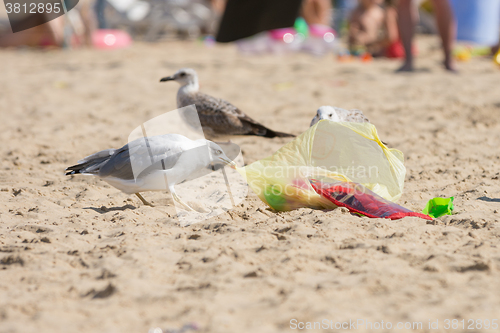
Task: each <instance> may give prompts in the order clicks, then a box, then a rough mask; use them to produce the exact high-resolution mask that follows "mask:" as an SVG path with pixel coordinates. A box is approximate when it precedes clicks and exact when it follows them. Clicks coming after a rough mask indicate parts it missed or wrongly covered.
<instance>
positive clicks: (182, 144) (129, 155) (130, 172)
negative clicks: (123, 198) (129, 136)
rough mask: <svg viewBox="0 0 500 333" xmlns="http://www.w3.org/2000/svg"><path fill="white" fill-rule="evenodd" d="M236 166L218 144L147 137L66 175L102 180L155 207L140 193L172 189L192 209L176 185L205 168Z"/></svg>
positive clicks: (180, 137)
mask: <svg viewBox="0 0 500 333" xmlns="http://www.w3.org/2000/svg"><path fill="white" fill-rule="evenodd" d="M224 165H230V166H231V167H236V163H234V162H233V161H231V160H230V159H229V158H228V157H227V156H226V155H225V153H224V151H223V150H222V149H221V147H220V146H219V145H217V144H216V143H214V142H212V141H209V140H205V139H200V140H190V139H188V138H186V137H185V136H183V135H179V134H165V135H157V136H152V137H143V138H139V139H137V140H134V141H132V142H129V143H128V144H126V145H125V146H123V147H122V148H120V149H106V150H102V151H100V152H98V153H95V154H92V155H90V156H87V157H85V158H83V159H82V160H80V161H78V164H76V165H73V166H70V167H68V168H67V169H66V175H74V174H85V175H94V176H98V177H100V178H102V179H103V180H104V181H106V182H107V183H109V184H110V185H112V186H114V187H116V188H117V189H119V190H121V191H123V192H125V193H127V194H132V193H135V194H136V195H137V197H139V199H140V200H141V201H142V203H143V204H145V205H149V206H152V205H151V204H150V203H149V202H147V201H146V200H145V199H144V198H143V197H142V196H141V194H140V192H144V191H165V190H166V189H168V190H169V191H170V193H171V194H172V197H173V199H174V200H175V201H177V202H178V203H180V204H181V205H182V206H184V207H185V209H187V210H192V208H191V207H189V205H188V204H186V203H184V202H183V201H182V200H181V199H180V198H179V196H177V194H176V193H175V189H174V185H176V184H179V183H181V182H183V181H185V180H187V179H192V178H193V177H196V174H200V171H202V170H203V169H211V170H215V169H216V168H220V167H223V166H224Z"/></svg>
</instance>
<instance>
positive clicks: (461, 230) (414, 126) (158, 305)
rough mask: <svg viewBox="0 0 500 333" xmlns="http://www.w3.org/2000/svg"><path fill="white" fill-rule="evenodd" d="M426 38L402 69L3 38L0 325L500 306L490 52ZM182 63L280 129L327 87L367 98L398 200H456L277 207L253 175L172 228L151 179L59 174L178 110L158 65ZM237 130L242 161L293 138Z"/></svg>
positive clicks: (386, 313)
mask: <svg viewBox="0 0 500 333" xmlns="http://www.w3.org/2000/svg"><path fill="white" fill-rule="evenodd" d="M419 44H420V45H419V48H420V50H421V55H420V57H419V59H418V66H419V69H420V70H419V71H418V72H417V73H414V74H412V75H408V74H399V75H398V74H394V73H393V70H394V69H395V68H396V67H397V66H398V63H397V62H394V61H388V60H379V61H374V62H372V63H369V64H365V63H360V62H352V63H339V62H337V61H335V60H334V59H333V58H332V57H331V56H329V57H324V58H315V57H312V56H309V55H304V54H299V55H292V56H288V57H284V58H279V57H274V56H262V57H246V56H241V55H239V54H238V53H237V51H236V49H235V48H234V47H233V46H220V47H215V48H206V47H205V46H203V45H201V44H195V43H184V42H183V43H181V42H172V43H164V44H155V45H143V44H136V45H134V47H132V48H130V49H126V50H118V51H112V52H99V51H93V50H75V51H67V52H64V51H58V50H53V51H32V50H17V51H16V50H1V52H0V68H1V78H0V114H1V122H0V140H1V142H2V145H1V146H0V189H1V191H0V332H2V333H5V332H148V330H149V329H150V328H153V327H161V328H163V329H166V328H180V327H181V326H182V325H183V324H185V323H189V322H194V323H196V324H197V325H198V326H199V327H200V332H278V331H283V332H289V331H297V330H292V329H290V320H291V319H297V321H301V322H307V321H321V320H323V319H327V320H331V321H333V323H335V322H341V321H346V320H356V319H364V320H369V321H372V322H379V323H380V322H381V321H382V320H383V321H384V323H387V322H391V323H392V324H393V325H394V326H395V325H396V323H397V322H403V323H404V322H422V323H423V329H422V330H419V331H428V329H427V328H428V322H429V320H432V321H433V322H434V321H436V320H439V329H438V330H433V332H437V331H453V330H445V326H444V324H445V323H444V320H445V319H454V318H457V319H460V320H461V319H462V318H463V319H465V320H466V323H467V320H468V319H482V320H484V319H490V320H491V319H494V318H496V319H498V320H497V321H500V317H499V316H500V253H499V249H500V238H499V237H500V223H499V220H500V213H499V211H500V179H499V171H500V168H499V166H500V161H499V155H500V148H499V144H500V122H499V119H500V86H499V82H500V79H499V78H500V69H499V68H497V67H494V65H493V63H492V62H491V61H490V60H489V59H473V60H472V61H470V62H467V63H462V64H460V66H459V67H460V71H461V72H460V74H459V75H453V74H448V73H445V72H444V71H443V70H442V69H441V67H440V60H441V54H440V52H439V47H438V46H439V45H438V40H437V38H421V39H420V40H419ZM181 67H193V68H195V69H196V70H197V71H198V73H199V75H200V78H201V84H202V89H203V90H204V91H205V92H207V93H210V94H212V95H215V96H218V97H222V98H225V99H228V100H230V101H232V102H233V103H234V104H236V105H237V106H239V107H240V108H241V109H242V110H243V111H245V112H246V113H248V114H250V115H251V116H252V117H254V118H255V119H257V120H259V121H261V122H263V123H264V124H266V125H268V126H269V127H271V128H273V129H276V130H279V131H287V132H292V133H295V134H300V133H302V132H303V131H305V130H306V129H307V128H308V125H309V122H310V120H311V119H312V117H313V115H314V113H315V110H316V109H317V107H319V106H321V105H324V104H331V105H335V106H340V107H344V108H359V109H361V110H363V111H364V112H365V114H366V115H367V116H368V117H369V118H370V119H371V121H372V122H373V123H374V124H375V125H376V126H377V128H378V131H379V134H380V137H381V138H382V139H383V140H384V141H386V142H388V143H389V144H390V145H391V146H392V147H395V148H398V149H400V150H401V151H402V152H403V153H404V154H405V164H406V167H407V177H406V184H405V193H404V194H403V196H402V198H401V200H400V201H399V203H400V204H402V205H404V206H406V207H408V208H410V209H414V210H416V211H420V210H421V209H422V208H423V207H424V205H425V203H426V202H427V200H429V199H431V198H433V197H436V196H455V206H456V209H455V214H454V215H453V216H447V217H444V218H439V219H438V220H436V221H434V222H433V223H426V221H424V220H422V219H418V218H405V219H402V220H398V221H389V220H384V219H369V218H360V217H357V216H353V215H350V214H349V213H346V212H344V211H343V210H341V209H337V210H334V211H330V212H324V211H314V210H311V209H300V210H296V211H292V212H286V213H275V212H273V211H271V210H269V209H268V208H267V206H266V205H265V204H264V203H262V202H261V201H260V200H259V199H258V198H257V197H256V196H255V195H253V194H250V195H249V197H248V198H247V199H246V200H245V201H244V203H243V204H242V205H241V206H240V207H238V208H236V209H234V210H232V211H230V212H228V213H224V214H222V215H220V216H218V217H215V218H212V219H211V220H208V221H204V222H201V223H198V224H194V225H192V226H189V227H181V226H180V225H179V223H178V222H177V221H176V220H175V219H174V218H172V217H169V213H168V212H169V209H170V208H171V203H172V202H171V201H169V200H167V199H166V197H165V195H164V194H162V193H152V192H149V193H145V194H144V196H145V197H146V198H147V199H149V200H152V201H153V202H154V203H155V204H156V205H157V207H155V208H151V207H147V206H143V205H142V204H140V202H139V200H138V199H137V198H136V197H135V196H129V195H125V194H123V193H121V192H119V191H118V190H116V189H115V188H112V187H110V186H108V185H107V184H106V183H104V182H103V181H100V180H99V179H97V178H93V177H83V176H79V177H65V176H63V170H64V168H65V167H67V166H69V165H71V164H73V163H75V162H76V161H77V160H78V159H80V158H81V157H83V156H85V155H88V154H90V153H93V152H95V151H97V150H101V149H105V148H110V147H121V146H122V145H123V144H125V143H126V142H127V137H128V135H129V133H130V132H131V131H132V130H133V129H134V128H135V127H136V126H139V125H140V124H141V123H143V122H144V121H147V120H148V119H151V118H153V117H154V116H157V115H160V114H162V113H165V112H167V111H170V110H173V109H175V107H176V105H175V94H176V91H177V88H178V86H177V84H175V83H168V84H160V83H158V80H159V79H160V78H161V77H163V76H166V75H170V74H172V73H173V72H175V71H176V70H177V69H178V68H181ZM232 141H233V142H236V143H237V144H239V145H240V146H241V147H242V149H243V154H244V158H245V162H247V163H250V162H253V161H255V160H257V159H260V158H263V157H266V156H268V155H270V154H272V153H273V152H274V151H276V150H277V149H278V148H279V147H281V146H282V145H283V144H284V143H286V142H288V139H271V140H270V139H264V138H255V137H234V138H233V139H232ZM168 205H170V206H168ZM483 327H484V326H483ZM316 331H318V332H319V331H320V330H316ZM323 331H325V332H327V331H335V329H330V330H323ZM355 331H357V332H364V331H367V330H366V327H364V326H360V327H359V328H358V329H357V330H355ZM372 331H377V330H375V329H374V330H372ZM378 331H382V330H378ZM385 331H387V330H385ZM398 331H405V330H404V329H403V330H398ZM406 331H412V330H406ZM454 331H463V330H462V329H458V330H454ZM476 331H484V332H491V331H492V330H491V329H490V330H485V329H484V328H483V329H477V330H476Z"/></svg>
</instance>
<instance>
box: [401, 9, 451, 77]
mask: <svg viewBox="0 0 500 333" xmlns="http://www.w3.org/2000/svg"><path fill="white" fill-rule="evenodd" d="M432 2H433V5H434V10H435V13H436V22H437V27H438V31H439V35H440V37H441V41H442V46H443V52H444V67H445V68H446V69H447V70H449V71H456V70H455V67H454V64H453V57H452V49H453V43H454V41H455V35H456V24H455V19H454V17H453V12H452V9H451V5H450V2H449V0H433V1H432ZM398 18H399V19H398V26H399V33H400V36H401V42H402V43H403V47H404V49H405V53H406V55H405V62H404V64H403V66H402V67H401V68H399V69H398V72H410V71H413V53H412V41H413V36H414V34H415V25H416V22H417V19H418V12H417V8H416V7H415V5H414V4H413V1H412V0H400V2H399V6H398Z"/></svg>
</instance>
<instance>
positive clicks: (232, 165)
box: [220, 157, 237, 169]
mask: <svg viewBox="0 0 500 333" xmlns="http://www.w3.org/2000/svg"><path fill="white" fill-rule="evenodd" d="M220 159H221V161H222V162H224V163H226V164H227V165H229V166H230V167H231V168H233V169H236V167H237V165H236V163H234V162H233V161H231V160H229V159H227V158H224V157H220Z"/></svg>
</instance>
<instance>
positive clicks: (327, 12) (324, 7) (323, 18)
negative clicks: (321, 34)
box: [301, 0, 332, 26]
mask: <svg viewBox="0 0 500 333" xmlns="http://www.w3.org/2000/svg"><path fill="white" fill-rule="evenodd" d="M301 15H302V17H303V18H304V20H306V22H307V24H308V25H315V24H317V25H327V26H330V23H331V20H332V2H331V0H303V1H302V9H301Z"/></svg>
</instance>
